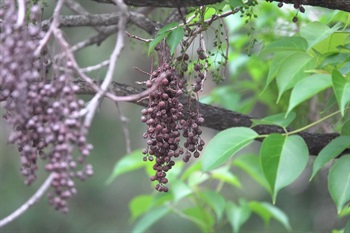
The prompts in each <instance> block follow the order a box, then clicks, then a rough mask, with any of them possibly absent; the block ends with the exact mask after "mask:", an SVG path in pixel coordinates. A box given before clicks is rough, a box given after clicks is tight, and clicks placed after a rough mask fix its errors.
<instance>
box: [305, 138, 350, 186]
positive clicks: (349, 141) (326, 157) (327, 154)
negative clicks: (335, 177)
mask: <svg viewBox="0 0 350 233" xmlns="http://www.w3.org/2000/svg"><path fill="white" fill-rule="evenodd" d="M349 147H350V136H340V137H337V138H335V139H333V140H332V141H331V142H330V143H328V145H327V146H325V147H324V148H323V149H322V150H321V152H320V153H319V154H318V156H317V157H316V159H315V161H314V164H313V166H312V174H311V178H310V180H312V179H313V178H314V177H315V175H316V174H317V172H318V171H319V170H320V169H321V168H322V167H323V166H324V165H325V164H326V163H328V162H329V161H331V160H332V159H334V158H335V157H337V156H338V155H340V153H341V152H343V151H344V150H345V149H346V148H349Z"/></svg>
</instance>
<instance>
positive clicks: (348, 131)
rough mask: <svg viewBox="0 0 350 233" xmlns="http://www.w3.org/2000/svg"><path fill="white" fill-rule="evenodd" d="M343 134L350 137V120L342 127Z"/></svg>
mask: <svg viewBox="0 0 350 233" xmlns="http://www.w3.org/2000/svg"><path fill="white" fill-rule="evenodd" d="M341 134H342V135H348V136H350V120H347V121H345V123H344V124H343V126H342V127H341Z"/></svg>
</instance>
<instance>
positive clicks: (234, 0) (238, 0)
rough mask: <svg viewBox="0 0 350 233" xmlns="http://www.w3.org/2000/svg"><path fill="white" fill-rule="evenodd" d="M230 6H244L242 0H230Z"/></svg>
mask: <svg viewBox="0 0 350 233" xmlns="http://www.w3.org/2000/svg"><path fill="white" fill-rule="evenodd" d="M228 2H229V3H230V6H231V7H233V8H236V7H240V6H244V4H243V2H242V0H229V1H228Z"/></svg>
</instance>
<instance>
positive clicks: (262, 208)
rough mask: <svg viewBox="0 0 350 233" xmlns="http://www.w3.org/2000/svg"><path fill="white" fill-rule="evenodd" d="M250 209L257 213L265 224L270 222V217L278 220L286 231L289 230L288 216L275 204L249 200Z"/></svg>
mask: <svg viewBox="0 0 350 233" xmlns="http://www.w3.org/2000/svg"><path fill="white" fill-rule="evenodd" d="M249 207H250V209H251V210H252V211H253V212H254V213H256V214H257V215H259V216H260V217H261V218H262V219H263V220H264V222H265V223H266V224H268V223H269V222H270V219H271V218H274V219H276V220H277V221H278V222H280V223H281V224H282V225H283V226H284V227H285V228H286V229H287V230H288V231H291V226H290V224H289V219H288V216H287V215H286V214H285V213H284V212H283V211H282V210H280V209H279V208H277V207H276V206H273V205H271V204H270V203H267V202H257V201H252V202H249Z"/></svg>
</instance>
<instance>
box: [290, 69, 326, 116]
mask: <svg viewBox="0 0 350 233" xmlns="http://www.w3.org/2000/svg"><path fill="white" fill-rule="evenodd" d="M331 86H332V80H331V76H330V75H329V74H314V75H311V76H309V77H307V78H305V79H302V80H300V81H299V82H298V83H297V84H296V85H295V87H294V88H293V90H292V94H291V96H290V99H289V105H288V111H287V115H288V113H289V112H290V111H291V110H292V109H293V108H295V107H296V106H298V105H299V104H301V103H302V102H304V101H305V100H307V99H309V98H311V97H313V96H314V95H316V94H317V93H319V92H321V91H323V90H325V89H327V88H329V87H331Z"/></svg>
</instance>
